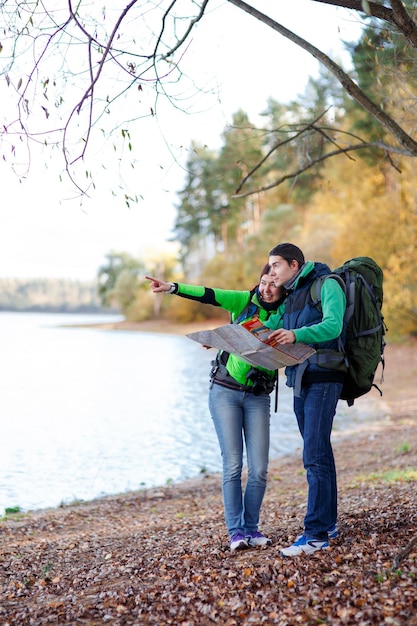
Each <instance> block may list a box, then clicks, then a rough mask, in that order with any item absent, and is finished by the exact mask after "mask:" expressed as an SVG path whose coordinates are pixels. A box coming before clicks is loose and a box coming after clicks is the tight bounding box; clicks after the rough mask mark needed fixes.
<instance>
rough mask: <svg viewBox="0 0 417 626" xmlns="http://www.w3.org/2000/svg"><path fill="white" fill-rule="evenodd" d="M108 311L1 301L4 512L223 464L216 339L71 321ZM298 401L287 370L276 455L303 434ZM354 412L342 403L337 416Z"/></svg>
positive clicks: (0, 500)
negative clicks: (211, 391) (212, 374)
mask: <svg viewBox="0 0 417 626" xmlns="http://www.w3.org/2000/svg"><path fill="white" fill-rule="evenodd" d="M108 319H109V318H108V317H106V318H103V317H101V318H100V317H98V316H86V315H83V316H80V315H55V314H35V313H0V345H1V359H0V363H1V365H0V368H1V369H0V371H1V379H0V410H1V416H2V419H1V440H0V441H1V452H0V515H1V514H3V512H4V509H5V508H6V507H13V506H20V507H21V509H23V510H29V509H39V508H44V507H50V506H58V505H59V504H61V503H68V502H71V501H73V500H90V499H93V498H96V497H99V496H102V495H109V494H116V493H122V492H125V491H129V490H135V489H140V488H144V487H151V486H158V485H164V484H166V483H167V482H168V481H174V482H177V481H180V480H184V479H186V478H192V477H195V476H197V475H198V474H200V473H201V471H202V470H205V471H207V472H219V471H221V460H220V454H219V450H218V444H217V439H216V437H215V433H214V429H213V426H212V423H211V418H210V414H209V411H208V406H207V394H208V373H209V371H210V361H211V360H212V359H213V357H214V355H215V351H214V350H205V349H204V348H202V347H201V346H200V345H199V344H197V343H195V342H193V341H191V340H189V339H188V338H187V337H182V336H176V335H165V334H161V335H159V334H156V333H155V334H154V333H137V332H136V333H135V332H127V331H123V332H122V331H101V330H95V329H88V328H65V327H62V325H63V324H74V323H75V324H83V323H93V322H96V321H108ZM272 399H273V396H272ZM272 403H273V402H272ZM291 407H292V393H291V391H290V390H288V389H287V388H286V387H285V385H284V376H283V375H281V376H280V390H279V411H278V414H275V413H272V417H271V432H272V445H271V457H277V456H279V455H282V454H285V453H287V452H290V451H293V450H294V449H295V448H296V447H298V446H299V445H300V437H299V434H298V431H297V429H296V424H295V418H294V416H293V413H292V408H291ZM357 419H359V418H358V416H357V411H355V408H353V409H346V408H345V403H343V406H342V407H341V410H340V411H339V414H338V417H337V418H336V422H335V424H336V428H340V427H345V426H346V425H348V424H351V423H352V421H355V420H357ZM338 424H339V426H338Z"/></svg>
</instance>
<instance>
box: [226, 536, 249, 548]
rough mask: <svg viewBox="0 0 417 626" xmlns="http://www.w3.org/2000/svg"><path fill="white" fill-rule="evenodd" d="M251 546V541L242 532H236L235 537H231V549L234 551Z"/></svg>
mask: <svg viewBox="0 0 417 626" xmlns="http://www.w3.org/2000/svg"><path fill="white" fill-rule="evenodd" d="M246 548H249V542H248V539H247V537H245V535H242V533H235V534H234V535H233V537H232V538H231V539H230V549H231V551H232V552H234V551H235V550H246Z"/></svg>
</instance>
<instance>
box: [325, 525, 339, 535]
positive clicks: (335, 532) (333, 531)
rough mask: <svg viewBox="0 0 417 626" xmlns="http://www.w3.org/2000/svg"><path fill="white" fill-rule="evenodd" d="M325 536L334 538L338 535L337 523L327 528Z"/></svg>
mask: <svg viewBox="0 0 417 626" xmlns="http://www.w3.org/2000/svg"><path fill="white" fill-rule="evenodd" d="M327 536H328V537H329V539H336V537H338V536H339V530H338V528H337V524H335V525H334V526H332V527H331V528H329V530H328V531H327Z"/></svg>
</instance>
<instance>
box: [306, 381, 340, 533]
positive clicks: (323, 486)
mask: <svg viewBox="0 0 417 626" xmlns="http://www.w3.org/2000/svg"><path fill="white" fill-rule="evenodd" d="M342 387H343V385H342V384H340V383H335V382H324V383H313V384H309V385H305V386H303V387H302V388H301V396H300V397H299V398H296V397H294V411H295V415H296V417H297V422H298V428H299V430H300V433H301V436H302V438H303V441H304V447H303V463H304V468H305V470H306V472H307V483H308V500H307V513H306V516H305V518H304V533H305V534H306V535H307V536H308V537H314V538H315V539H321V540H323V541H324V540H327V531H328V530H329V528H331V527H332V526H334V524H335V523H336V520H337V481H336V466H335V462H334V456H333V449H332V445H331V442H330V437H331V433H332V427H333V419H334V416H335V413H336V407H337V402H338V400H339V397H340V394H341V391H342Z"/></svg>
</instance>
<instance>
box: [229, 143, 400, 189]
mask: <svg viewBox="0 0 417 626" xmlns="http://www.w3.org/2000/svg"><path fill="white" fill-rule="evenodd" d="M366 148H373V149H378V150H384V151H386V152H395V153H396V154H402V155H404V156H410V155H409V153H408V152H407V151H405V150H404V149H401V148H397V149H395V148H394V149H393V148H392V147H391V146H388V145H386V144H384V143H383V142H379V141H369V142H365V141H364V142H363V143H360V144H357V145H351V146H347V147H346V148H339V149H337V150H333V151H332V152H327V153H326V154H323V155H321V156H320V157H317V158H316V159H312V160H311V161H309V162H308V163H307V164H306V165H303V166H302V167H300V168H299V169H298V170H296V171H294V172H291V173H290V174H285V175H284V176H281V177H280V178H278V179H277V180H276V181H274V182H273V183H270V184H268V185H264V186H262V187H259V188H258V189H252V190H251V191H247V192H246V193H236V194H233V196H232V197H233V198H247V197H248V196H251V195H253V194H256V193H259V192H261V191H268V190H269V189H273V188H274V187H278V186H279V185H281V184H282V183H283V182H285V181H286V180H291V179H292V178H296V177H297V176H299V175H300V174H303V173H304V172H306V171H307V170H309V169H311V168H312V167H314V166H315V165H318V164H319V163H322V162H324V161H326V160H327V159H330V158H332V157H334V156H337V155H338V154H347V153H348V152H354V151H356V150H365V149H366ZM241 187H242V185H240V186H239V188H241Z"/></svg>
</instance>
